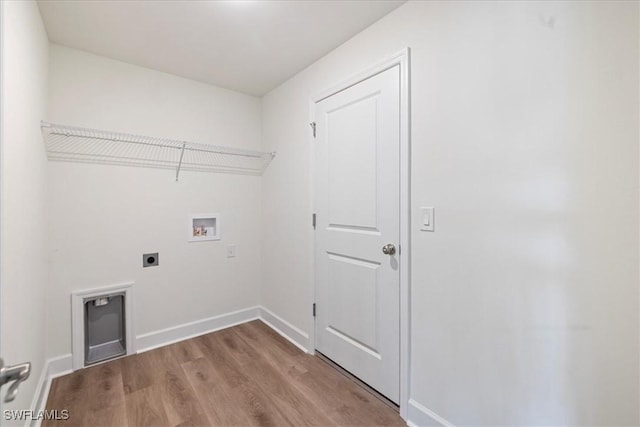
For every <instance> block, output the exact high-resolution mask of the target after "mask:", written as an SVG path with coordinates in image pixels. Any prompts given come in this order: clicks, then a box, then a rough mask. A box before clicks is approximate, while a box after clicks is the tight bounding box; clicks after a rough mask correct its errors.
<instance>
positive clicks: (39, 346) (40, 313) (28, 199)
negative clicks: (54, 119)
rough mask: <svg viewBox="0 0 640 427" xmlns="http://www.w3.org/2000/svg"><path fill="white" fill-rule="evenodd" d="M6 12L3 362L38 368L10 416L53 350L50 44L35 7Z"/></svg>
mask: <svg viewBox="0 0 640 427" xmlns="http://www.w3.org/2000/svg"><path fill="white" fill-rule="evenodd" d="M2 7H3V16H2V29H3V33H2V68H3V69H2V96H1V97H2V111H3V123H2V124H3V126H2V154H1V156H0V157H1V161H2V164H1V166H0V168H1V171H2V172H1V173H2V189H1V195H2V199H1V201H0V206H1V208H2V218H1V220H0V222H1V225H0V236H1V239H2V242H1V249H2V251H1V258H2V259H1V262H0V263H1V265H2V269H1V271H2V273H1V274H2V276H1V278H0V281H1V283H2V296H1V307H0V312H1V313H2V315H1V316H2V318H1V320H0V322H1V327H2V331H0V336H2V343H1V346H2V351H1V356H2V358H3V359H4V362H5V363H6V364H10V365H13V364H17V363H22V362H25V361H31V363H32V371H31V377H30V378H29V379H28V380H27V381H26V382H25V383H23V384H22V386H21V387H20V393H19V394H18V397H17V398H16V400H15V401H14V402H13V403H11V404H4V403H3V409H29V408H31V403H32V399H33V397H34V392H35V389H36V386H37V384H38V378H39V377H40V374H41V372H42V368H43V366H44V357H45V342H46V339H45V333H46V328H45V322H46V320H45V306H46V300H45V292H46V285H47V270H48V269H47V232H46V226H47V224H46V220H45V213H46V209H45V200H46V197H45V190H46V161H47V160H46V156H45V152H44V146H43V144H42V136H41V135H40V126H39V123H40V120H42V119H43V118H44V117H45V115H46V95H47V68H48V50H49V42H48V40H47V35H46V33H45V31H44V27H43V25H42V21H41V19H40V13H39V11H38V6H37V5H36V4H35V2H3V5H2ZM6 391H7V387H4V388H3V389H2V399H3V400H4V393H6ZM3 420H4V417H3ZM4 422H5V421H3V423H4ZM19 424H22V423H19Z"/></svg>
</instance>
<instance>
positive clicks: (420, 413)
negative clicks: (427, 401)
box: [407, 399, 454, 427]
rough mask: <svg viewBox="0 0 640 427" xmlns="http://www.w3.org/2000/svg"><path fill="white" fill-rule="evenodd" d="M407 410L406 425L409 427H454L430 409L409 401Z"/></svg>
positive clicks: (411, 400)
mask: <svg viewBox="0 0 640 427" xmlns="http://www.w3.org/2000/svg"><path fill="white" fill-rule="evenodd" d="M408 406H409V408H408V411H407V425H408V426H410V427H418V426H437V427H442V426H444V427H454V425H453V424H451V423H450V422H449V421H447V420H445V419H444V418H442V417H441V416H440V415H438V414H436V413H435V412H433V411H432V410H431V409H429V408H427V407H426V406H424V405H421V404H420V403H418V402H416V401H415V400H413V399H409V405H408Z"/></svg>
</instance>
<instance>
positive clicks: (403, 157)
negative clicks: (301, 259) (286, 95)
mask: <svg viewBox="0 0 640 427" xmlns="http://www.w3.org/2000/svg"><path fill="white" fill-rule="evenodd" d="M410 54H411V50H410V49H409V48H408V47H407V48H405V49H403V50H401V51H400V52H398V53H396V54H395V55H391V56H390V57H388V58H386V59H384V60H383V61H381V62H379V63H377V64H375V65H373V66H372V67H369V68H367V69H366V70H364V71H362V72H359V73H356V74H354V75H353V76H351V77H350V78H348V79H346V80H344V81H343V82H341V83H339V84H337V85H335V86H333V87H331V88H329V89H327V90H324V91H322V92H319V93H318V94H316V95H315V96H313V97H311V100H310V108H309V111H310V118H311V120H310V121H311V122H314V121H315V105H316V103H318V102H320V101H321V100H323V99H325V98H327V97H329V96H331V95H333V94H335V93H337V92H340V91H342V90H345V89H347V88H349V87H351V86H353V85H355V84H358V83H360V82H361V81H363V80H366V79H368V78H370V77H372V76H375V75H376V74H380V73H382V72H383V71H386V70H388V69H389V68H391V67H395V66H396V65H397V66H399V67H400V244H399V247H400V253H401V254H402V253H403V252H404V256H400V257H399V259H400V416H401V417H402V418H403V419H404V420H407V419H408V404H409V395H410V394H409V392H410V379H411V368H410V366H411V364H410V362H411V359H410V357H411V312H410V309H411V292H410V291H411V283H410V282H411V274H410V268H411V265H410V256H409V250H410V248H411V170H410V166H411V99H410V96H411V95H410V94H411V90H410V77H411V74H410ZM310 141H311V147H312V148H311V149H310V159H311V160H310V164H311V165H312V167H311V168H310V169H311V172H310V173H311V174H312V176H311V180H310V185H311V191H310V193H311V202H310V206H311V212H314V209H315V206H314V197H315V179H314V176H313V173H314V172H313V165H314V163H315V162H314V148H313V147H314V145H313V141H314V138H313V135H312V136H311V137H310ZM311 245H312V248H311V250H310V253H311V266H312V267H311V277H310V282H309V283H310V286H311V292H310V295H311V296H312V301H311V303H310V304H309V306H311V304H313V302H315V289H316V286H315V257H314V253H315V233H314V230H313V229H312V230H311ZM309 312H310V314H309V316H310V325H312V326H311V328H310V331H311V333H310V334H309V335H310V338H309V346H308V348H309V349H310V351H309V353H310V354H314V352H315V318H314V317H313V315H312V314H311V310H310V311H309Z"/></svg>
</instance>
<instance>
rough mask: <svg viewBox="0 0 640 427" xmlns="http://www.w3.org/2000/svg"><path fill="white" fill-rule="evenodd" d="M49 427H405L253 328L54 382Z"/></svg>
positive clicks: (272, 335) (345, 381) (315, 362)
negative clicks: (56, 415) (61, 416)
mask: <svg viewBox="0 0 640 427" xmlns="http://www.w3.org/2000/svg"><path fill="white" fill-rule="evenodd" d="M47 409H49V410H53V409H57V410H62V409H67V410H68V411H69V415H70V418H69V420H66V421H61V420H59V421H44V422H43V423H42V425H43V426H44V427H49V426H60V425H63V426H76V425H78V426H94V425H96V426H97V425H105V426H114V427H126V426H130V427H136V426H159V427H163V426H171V427H173V426H181V427H188V426H216V425H225V426H303V425H308V426H311V425H327V426H328V425H371V426H373V425H389V426H400V425H405V424H404V422H403V421H402V419H401V418H400V417H399V416H398V414H397V412H395V411H394V410H393V409H391V408H390V407H389V406H387V405H385V404H384V403H382V402H381V401H380V400H379V399H378V398H376V397H374V396H373V395H372V394H371V393H370V392H369V391H367V390H365V389H363V388H362V387H360V386H359V385H358V384H357V383H356V382H354V381H353V380H352V379H350V378H348V377H346V376H345V375H343V374H342V373H340V372H339V371H337V370H336V369H335V368H333V367H331V366H329V365H328V364H327V363H325V362H324V361H322V360H320V359H319V358H317V357H314V356H310V355H308V354H306V353H304V352H302V351H300V349H298V348H297V347H296V346H294V345H293V344H291V343H290V342H289V341H287V340H286V339H284V338H283V337H282V336H280V335H279V334H278V333H277V332H275V331H273V330H272V329H271V328H270V327H268V326H267V325H265V324H264V323H262V322H261V321H253V322H249V323H245V324H242V325H238V326H235V327H233V328H229V329H225V330H222V331H218V332H214V333H211V334H207V335H203V336H200V337H196V338H193V339H191V340H187V341H183V342H179V343H176V344H172V345H169V346H166V347H161V348H158V349H155V350H151V351H148V352H145V353H141V354H138V355H134V356H128V357H124V358H120V359H117V360H113V361H111V362H107V363H104V364H100V365H97V366H93V367H90V368H86V369H82V370H79V371H76V372H74V373H72V374H69V375H66V376H63V377H60V378H56V379H54V380H53V382H52V385H51V390H50V395H49V397H48V400H47Z"/></svg>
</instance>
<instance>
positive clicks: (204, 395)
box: [182, 357, 251, 425]
mask: <svg viewBox="0 0 640 427" xmlns="http://www.w3.org/2000/svg"><path fill="white" fill-rule="evenodd" d="M182 369H183V370H184V371H185V375H186V377H187V379H188V380H189V382H190V383H191V386H192V387H193V389H194V390H195V392H196V395H197V396H198V400H199V401H200V405H201V406H202V408H203V409H204V411H205V413H206V414H207V417H208V419H209V421H210V424H211V425H249V424H251V418H250V417H249V414H248V412H247V411H246V410H245V408H244V407H243V404H242V402H241V401H240V400H238V399H237V398H236V395H235V392H234V389H235V388H237V386H235V387H229V386H228V384H225V383H224V380H223V378H222V376H221V375H220V374H219V373H218V372H216V369H215V368H214V367H213V365H212V364H211V361H210V360H209V359H206V358H204V357H203V358H200V359H197V360H194V361H192V362H187V363H184V364H183V365H182Z"/></svg>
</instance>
